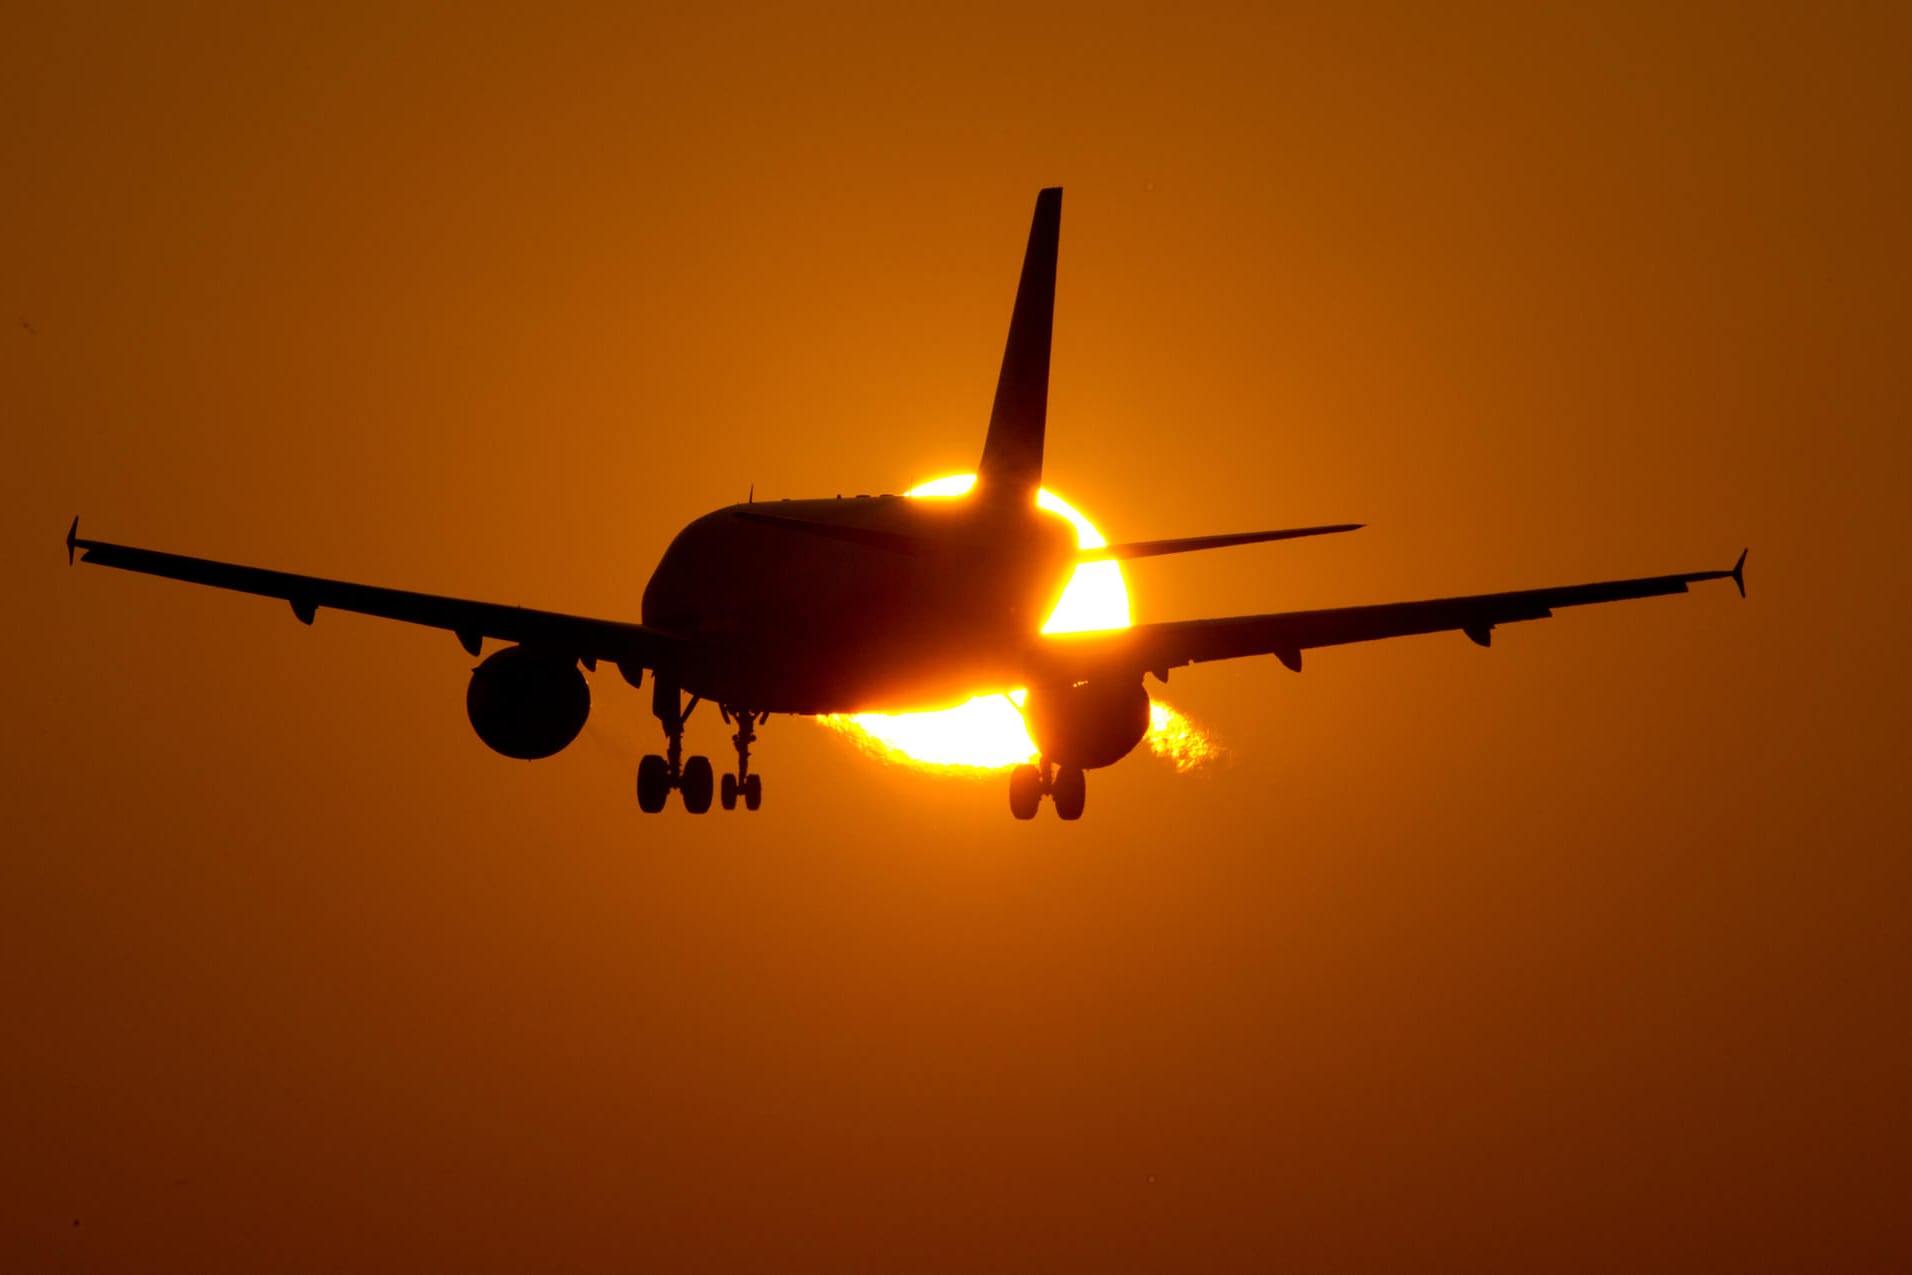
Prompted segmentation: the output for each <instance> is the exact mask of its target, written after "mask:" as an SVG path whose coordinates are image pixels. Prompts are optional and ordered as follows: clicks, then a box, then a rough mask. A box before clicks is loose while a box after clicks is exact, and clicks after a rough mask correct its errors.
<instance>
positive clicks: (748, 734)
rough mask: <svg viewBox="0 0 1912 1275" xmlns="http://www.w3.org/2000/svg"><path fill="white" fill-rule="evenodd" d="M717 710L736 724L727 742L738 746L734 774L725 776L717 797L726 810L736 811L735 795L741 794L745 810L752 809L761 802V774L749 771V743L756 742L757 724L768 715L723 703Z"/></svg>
mask: <svg viewBox="0 0 1912 1275" xmlns="http://www.w3.org/2000/svg"><path fill="white" fill-rule="evenodd" d="M717 711H718V712H720V713H722V714H723V715H724V720H725V721H727V722H732V723H734V724H735V725H736V727H737V733H736V734H735V735H732V736H731V737H730V742H731V743H732V744H733V745H735V747H736V749H737V773H736V774H734V775H725V776H724V782H723V785H722V787H720V788H719V789H718V791H717V798H718V800H719V801H721V802H723V803H724V809H725V810H735V809H736V808H737V798H738V797H740V796H741V797H742V798H743V799H744V809H745V810H755V809H756V808H757V807H758V806H761V805H762V804H763V776H762V775H753V774H751V773H750V745H751V744H753V743H755V742H756V739H757V727H758V725H759V724H760V723H762V722H764V721H766V720H768V719H769V717H770V714H768V713H753V712H751V711H750V710H749V709H747V708H730V707H728V706H727V705H722V704H720V705H718V706H717Z"/></svg>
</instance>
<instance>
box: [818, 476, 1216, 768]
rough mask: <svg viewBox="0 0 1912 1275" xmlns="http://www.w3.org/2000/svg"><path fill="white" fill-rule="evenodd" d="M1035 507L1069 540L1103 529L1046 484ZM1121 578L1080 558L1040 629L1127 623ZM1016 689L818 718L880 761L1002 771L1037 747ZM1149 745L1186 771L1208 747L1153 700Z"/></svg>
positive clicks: (948, 492) (965, 479) (944, 482)
mask: <svg viewBox="0 0 1912 1275" xmlns="http://www.w3.org/2000/svg"><path fill="white" fill-rule="evenodd" d="M975 484H976V475H974V474H954V475H951V476H950V477H948V478H938V479H936V480H935V481H934V482H927V483H924V484H922V485H921V486H919V487H913V488H911V489H910V490H909V491H907V492H905V493H903V494H904V495H906V496H914V497H917V498H921V499H936V498H940V497H950V496H961V495H963V494H964V493H966V492H967V491H968V490H969V489H970V488H971V487H973V486H975ZM1036 504H1037V505H1038V506H1039V507H1041V508H1043V509H1047V510H1048V511H1049V512H1051V513H1054V514H1060V515H1061V516H1062V517H1064V518H1067V519H1068V520H1069V523H1070V525H1071V526H1073V527H1074V528H1075V532H1076V544H1077V545H1078V546H1079V547H1080V548H1083V549H1100V548H1102V547H1103V546H1104V545H1106V544H1108V541H1107V540H1105V539H1103V537H1102V533H1101V532H1099V531H1097V530H1096V529H1095V526H1094V524H1092V523H1091V522H1090V521H1089V520H1088V519H1087V518H1085V517H1083V515H1082V514H1081V513H1080V512H1079V511H1078V510H1076V509H1075V507H1074V506H1072V505H1070V504H1069V503H1068V502H1067V501H1065V500H1064V499H1062V497H1060V496H1058V495H1056V494H1055V493H1054V492H1052V491H1049V490H1048V489H1046V488H1045V489H1043V490H1042V491H1039V492H1038V493H1037V494H1036ZM1129 623H1130V621H1129V590H1128V582H1127V581H1126V580H1125V579H1124V578H1123V576H1122V566H1121V564H1120V563H1117V562H1085V563H1082V564H1080V565H1079V566H1077V567H1076V569H1075V573H1074V574H1073V575H1071V576H1070V577H1069V583H1068V586H1067V587H1066V588H1064V589H1063V591H1062V597H1061V598H1060V599H1058V600H1057V602H1056V605H1055V609H1054V610H1053V611H1051V612H1050V613H1049V618H1048V619H1047V620H1045V621H1044V622H1043V625H1042V631H1043V632H1044V633H1084V632H1089V631H1091V630H1095V629H1126V628H1127V627H1128V626H1129ZM1022 697H1023V692H1021V691H1011V692H1009V693H1008V694H1007V695H981V696H978V697H977V698H975V699H972V700H970V701H969V702H968V703H967V704H959V705H957V706H956V707H955V708H946V709H941V710H939V711H937V712H932V713H854V714H851V713H834V714H830V715H828V716H825V717H819V718H818V719H817V720H818V721H820V722H822V723H823V724H824V725H826V726H828V727H830V728H831V729H832V730H835V731H838V732H840V733H841V734H843V735H844V736H845V737H847V738H848V739H850V740H851V741H852V742H854V743H855V744H857V745H858V746H859V747H861V748H863V749H864V750H865V751H867V752H869V753H872V754H874V755H875V756H878V757H881V758H882V759H883V760H885V761H894V762H901V763H904V764H907V765H911V766H916V767H920V768H923V769H929V770H947V771H954V772H970V773H976V772H988V771H1000V770H1008V769H1010V768H1011V767H1013V766H1017V765H1020V764H1021V763H1023V762H1026V761H1032V760H1034V758H1035V756H1036V746H1035V744H1033V743H1031V742H1030V739H1029V732H1028V730H1027V729H1026V728H1025V727H1024V726H1023V721H1022V713H1021V705H1022ZM1148 743H1149V748H1150V750H1151V751H1152V752H1154V753H1155V755H1156V756H1158V757H1161V758H1163V759H1164V760H1166V761H1168V762H1169V764H1171V765H1172V766H1174V767H1175V769H1177V770H1192V769H1194V768H1195V767H1197V766H1199V765H1201V764H1203V763H1204V762H1206V761H1208V760H1209V759H1211V758H1212V757H1213V756H1214V755H1215V752H1216V749H1215V745H1214V743H1213V741H1212V740H1210V739H1209V738H1208V736H1207V735H1206V734H1204V733H1203V732H1202V731H1201V730H1200V729H1198V728H1197V727H1196V726H1195V725H1194V723H1192V722H1190V721H1189V720H1188V718H1187V717H1185V716H1183V715H1182V714H1181V713H1178V712H1176V711H1175V710H1174V709H1172V708H1170V707H1169V706H1168V705H1167V704H1164V703H1162V702H1161V701H1160V700H1156V701H1155V703H1154V705H1153V707H1152V709H1151V711H1150V719H1149V734H1148Z"/></svg>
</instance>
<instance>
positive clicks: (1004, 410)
mask: <svg viewBox="0 0 1912 1275" xmlns="http://www.w3.org/2000/svg"><path fill="white" fill-rule="evenodd" d="M1061 230H1062V188H1061V187H1060V186H1052V187H1050V188H1049V189H1048V190H1045V191H1043V192H1042V193H1041V194H1039V195H1037V196H1036V215H1035V219H1034V220H1033V221H1032V222H1031V223H1030V225H1029V248H1028V250H1027V251H1026V252H1025V253H1024V254H1023V258H1022V281H1021V282H1020V283H1019V284H1017V285H1016V309H1015V312H1014V313H1013V314H1012V315H1010V318H1009V343H1008V345H1006V346H1005V347H1004V349H1003V352H1002V372H1001V374H1000V375H999V376H998V377H997V378H996V405H995V408H994V410H992V411H991V412H990V414H989V437H988V439H987V440H985V441H984V443H983V459H982V463H981V464H979V465H978V466H977V467H976V489H977V491H978V492H980V493H983V494H985V495H987V496H989V497H992V498H998V499H1000V498H1012V499H1026V500H1030V501H1033V500H1034V499H1035V496H1036V490H1037V489H1038V488H1039V487H1041V486H1042V433H1043V425H1044V422H1045V420H1046V418H1047V415H1048V409H1049V331H1050V327H1051V325H1052V323H1053V320H1054V318H1055V309H1056V242H1057V239H1058V237H1059V235H1060V233H1061Z"/></svg>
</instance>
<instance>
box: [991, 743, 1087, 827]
mask: <svg viewBox="0 0 1912 1275" xmlns="http://www.w3.org/2000/svg"><path fill="white" fill-rule="evenodd" d="M1045 793H1046V794H1048V797H1049V799H1050V800H1051V801H1053V802H1055V803H1056V815H1057V817H1058V818H1062V819H1080V818H1082V808H1083V806H1085V805H1087V804H1088V800H1089V783H1088V780H1087V779H1085V778H1084V777H1083V774H1082V768H1081V767H1079V766H1057V765H1056V764H1055V763H1054V762H1051V761H1050V760H1049V759H1048V758H1047V757H1045V758H1043V759H1042V762H1041V764H1040V765H1039V766H1029V765H1023V766H1018V767H1016V768H1015V769H1014V770H1012V771H1010V772H1009V813H1010V814H1012V815H1014V816H1016V818H1018V819H1034V818H1035V817H1036V807H1038V806H1040V805H1041V804H1042V798H1043V795H1044V794H1045Z"/></svg>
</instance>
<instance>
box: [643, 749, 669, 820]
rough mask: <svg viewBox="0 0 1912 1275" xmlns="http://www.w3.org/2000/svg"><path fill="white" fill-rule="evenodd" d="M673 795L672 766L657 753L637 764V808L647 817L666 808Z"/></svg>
mask: <svg viewBox="0 0 1912 1275" xmlns="http://www.w3.org/2000/svg"><path fill="white" fill-rule="evenodd" d="M670 795H671V768H670V764H669V763H668V762H666V761H665V760H664V759H663V758H662V757H659V756H658V755H657V754H656V753H652V754H650V755H649V756H648V757H646V758H645V759H644V760H643V761H640V762H639V763H637V806H638V809H640V810H642V811H643V812H644V813H645V814H647V815H654V814H656V813H657V812H658V811H660V810H662V809H663V808H664V802H665V801H666V800H667V799H668V798H669V797H670Z"/></svg>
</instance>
